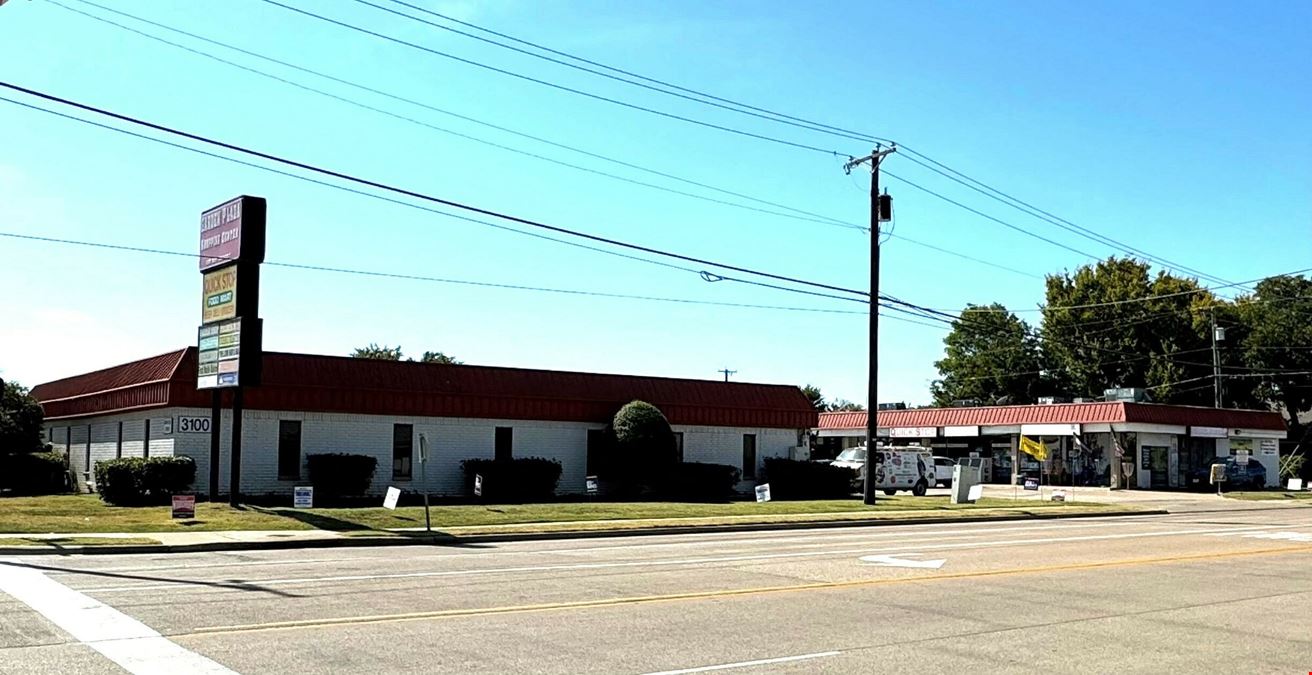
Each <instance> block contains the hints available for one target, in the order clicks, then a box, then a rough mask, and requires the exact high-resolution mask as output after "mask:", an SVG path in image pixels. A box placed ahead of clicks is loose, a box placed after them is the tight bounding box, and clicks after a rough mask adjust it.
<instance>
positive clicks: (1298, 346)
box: [1226, 276, 1312, 440]
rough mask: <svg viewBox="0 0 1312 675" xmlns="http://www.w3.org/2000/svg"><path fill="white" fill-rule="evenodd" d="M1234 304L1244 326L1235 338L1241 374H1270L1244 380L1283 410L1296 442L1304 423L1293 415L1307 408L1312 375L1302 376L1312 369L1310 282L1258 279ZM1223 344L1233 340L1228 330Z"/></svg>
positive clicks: (1311, 401)
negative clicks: (1241, 359) (1241, 361)
mask: <svg viewBox="0 0 1312 675" xmlns="http://www.w3.org/2000/svg"><path fill="white" fill-rule="evenodd" d="M1235 306H1236V309H1237V313H1238V315H1239V317H1240V319H1241V321H1242V324H1243V326H1244V328H1245V329H1246V330H1245V332H1246V334H1244V335H1242V336H1241V337H1240V338H1239V340H1240V341H1239V342H1238V344H1240V345H1241V348H1242V352H1243V356H1244V363H1245V367H1246V368H1247V373H1245V374H1247V375H1258V374H1260V373H1272V374H1271V375H1269V376H1267V375H1263V376H1260V377H1252V378H1245V379H1247V380H1248V381H1249V382H1250V383H1252V384H1255V385H1256V387H1255V389H1256V394H1257V395H1259V396H1262V397H1264V398H1266V399H1267V400H1268V401H1269V402H1270V403H1272V404H1274V405H1276V406H1278V407H1279V408H1280V409H1281V410H1283V412H1284V414H1285V418H1286V421H1287V422H1288V424H1289V432H1290V433H1289V437H1290V438H1291V439H1294V440H1300V439H1302V438H1303V434H1304V431H1305V429H1304V426H1305V425H1303V424H1302V423H1300V422H1299V419H1298V416H1299V414H1301V413H1307V412H1309V410H1312V385H1309V382H1312V378H1309V376H1308V375H1307V373H1308V372H1312V281H1310V280H1308V279H1306V278H1304V277H1288V276H1285V277H1271V278H1269V279H1265V280H1263V281H1261V282H1259V283H1258V284H1257V287H1256V288H1255V289H1254V293H1253V294H1252V295H1251V296H1248V297H1245V298H1240V299H1239V300H1238V301H1237V302H1236V303H1235ZM1226 342H1227V343H1231V344H1235V343H1236V341H1235V340H1233V339H1232V338H1231V335H1230V334H1227V335H1226ZM1234 379H1236V380H1237V379H1239V378H1234ZM1229 383H1230V382H1229V381H1228V382H1227V384H1229ZM1236 389H1237V387H1236ZM1227 394H1228V395H1229V394H1230V389H1229V388H1228V389H1227Z"/></svg>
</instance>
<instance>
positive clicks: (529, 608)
mask: <svg viewBox="0 0 1312 675" xmlns="http://www.w3.org/2000/svg"><path fill="white" fill-rule="evenodd" d="M1309 552H1312V546H1284V547H1280V548H1264V549H1255V550H1247V551H1227V552H1222V553H1200V554H1195V555H1179V556H1169V557H1159V558H1133V559H1129V560H1109V561H1103V562H1087V563H1069V564H1064V565H1041V566H1036V567H1018V568H1012V569H1001V570H984V571H976V572H958V573H951V574H937V573H929V574H922V575H917V576H909V577H896V578H892V579H860V580H855V581H826V582H817V583H811V584H796V585H792V586H765V587H758V588H740V589H729V590H718V591H698V592H693V593H672V594H668V595H641V596H631V597H622V598H605V599H601V600H579V601H574V602H555V603H547V604H537V605H508V606H502V607H477V608H467V609H444V610H436V611H431V612H405V613H399V614H378V615H372V616H347V617H337V618H328V619H301V620H295V621H271V622H268V623H254V624H241V625H234V626H209V627H202V628H197V629H195V630H193V631H192V632H191V633H189V634H190V635H217V634H224V633H250V632H255V631H271V630H293V629H298V628H321V627H331V626H358V625H364V624H376V623H396V622H401V621H423V620H430V619H449V618H459V617H473V616H490V615H497V614H525V613H530V612H551V611H560V610H567V609H591V608H597V607H616V606H621V605H640V604H648V603H657V602H678V601H682V600H709V599H714V598H731V597H740V596H748V595H766V594H773V593H794V592H799V591H815V590H830V589H840V588H861V587H870V586H886V585H893V584H906V583H919V582H926V581H931V582H932V581H947V580H951V579H976V578H980V577H1000V576H1012V575H1019V574H1035V573H1039V572H1068V571H1075V570H1089V569H1101V568H1108V567H1131V566H1135V565H1156V564H1164V563H1180V562H1191V561H1196V560H1218V559H1224V558H1237V557H1241V556H1255V555H1278V554H1284V553H1309ZM183 635H186V634H183Z"/></svg>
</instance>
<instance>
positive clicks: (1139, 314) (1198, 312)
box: [1041, 257, 1218, 405]
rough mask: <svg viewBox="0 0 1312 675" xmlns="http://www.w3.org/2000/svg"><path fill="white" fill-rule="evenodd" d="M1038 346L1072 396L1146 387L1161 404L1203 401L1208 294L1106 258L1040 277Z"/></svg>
mask: <svg viewBox="0 0 1312 675" xmlns="http://www.w3.org/2000/svg"><path fill="white" fill-rule="evenodd" d="M1046 300H1047V302H1046V304H1045V306H1044V308H1043V327H1042V331H1041V334H1042V349H1043V353H1044V356H1045V358H1046V359H1047V363H1048V365H1049V366H1050V367H1051V368H1052V370H1053V372H1054V375H1055V376H1056V378H1057V384H1058V386H1059V387H1060V388H1061V389H1063V390H1064V391H1065V393H1070V394H1073V395H1077V396H1099V395H1101V394H1102V393H1103V391H1104V390H1106V389H1108V388H1113V387H1141V388H1147V389H1149V390H1150V392H1151V393H1152V395H1153V398H1154V400H1157V401H1160V402H1165V403H1187V404H1200V405H1210V404H1211V401H1212V395H1211V393H1210V391H1209V390H1208V388H1207V384H1208V383H1207V382H1206V381H1205V380H1206V377H1208V376H1210V375H1211V357H1210V353H1209V352H1210V348H1211V337H1210V335H1209V332H1208V330H1209V329H1204V327H1203V321H1204V319H1205V317H1206V315H1207V312H1209V311H1210V310H1211V308H1212V307H1214V306H1215V305H1217V304H1218V301H1217V299H1216V297H1215V296H1213V295H1212V294H1211V293H1210V292H1209V291H1207V290H1205V289H1203V288H1202V287H1201V286H1199V284H1198V282H1197V281H1196V280H1194V279H1187V278H1181V277H1177V276H1175V275H1172V274H1170V273H1169V272H1165V271H1160V272H1158V273H1157V274H1156V276H1152V275H1151V274H1150V269H1149V265H1148V264H1147V263H1144V262H1141V261H1138V260H1134V259H1131V258H1117V257H1111V258H1108V259H1107V260H1103V261H1100V262H1098V263H1097V264H1095V265H1084V266H1082V267H1080V268H1079V269H1077V270H1076V271H1075V272H1074V273H1073V274H1054V275H1049V276H1048V278H1047V298H1046Z"/></svg>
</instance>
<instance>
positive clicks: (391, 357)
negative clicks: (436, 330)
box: [351, 342, 463, 365]
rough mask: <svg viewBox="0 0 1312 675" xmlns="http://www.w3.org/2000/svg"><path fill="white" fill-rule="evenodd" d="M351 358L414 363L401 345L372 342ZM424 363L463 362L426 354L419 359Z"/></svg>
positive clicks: (448, 357) (430, 353)
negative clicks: (403, 352)
mask: <svg viewBox="0 0 1312 675" xmlns="http://www.w3.org/2000/svg"><path fill="white" fill-rule="evenodd" d="M351 356H352V357H354V358H357V359H378V360H379V361H401V360H403V359H404V360H406V361H414V359H411V358H405V355H404V354H402V353H401V345H397V346H395V347H390V346H388V345H377V344H374V343H372V342H370V343H369V346H368V347H357V348H356V349H355V351H353V352H351ZM419 360H420V362H422V363H449V364H455V365H460V364H462V363H463V362H462V361H458V360H457V359H456V358H455V357H454V356H447V355H446V354H443V353H442V352H424V355H423V356H421V357H420V358H419Z"/></svg>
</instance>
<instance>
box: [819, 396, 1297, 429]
mask: <svg viewBox="0 0 1312 675" xmlns="http://www.w3.org/2000/svg"><path fill="white" fill-rule="evenodd" d="M878 417H879V426H880V428H895V427H896V428H905V427H948V426H976V425H978V426H995V425H1015V424H1098V423H1111V422H1138V423H1143V424H1174V425H1183V426H1200V427H1223V428H1229V429H1264V430H1269V431H1284V430H1285V428H1286V425H1285V419H1284V417H1283V416H1281V415H1280V413H1276V412H1269V411H1264V410H1230V409H1216V408H1201V407H1195V406H1179V405H1160V404H1156V403H1129V402H1110V403H1059V404H1055V405H1013V406H993V407H980V408H921V409H918V410H884V411H880V412H879V413H878ZM865 427H866V413H864V412H829V413H820V427H819V428H820V429H830V430H837V429H864V428H865Z"/></svg>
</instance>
